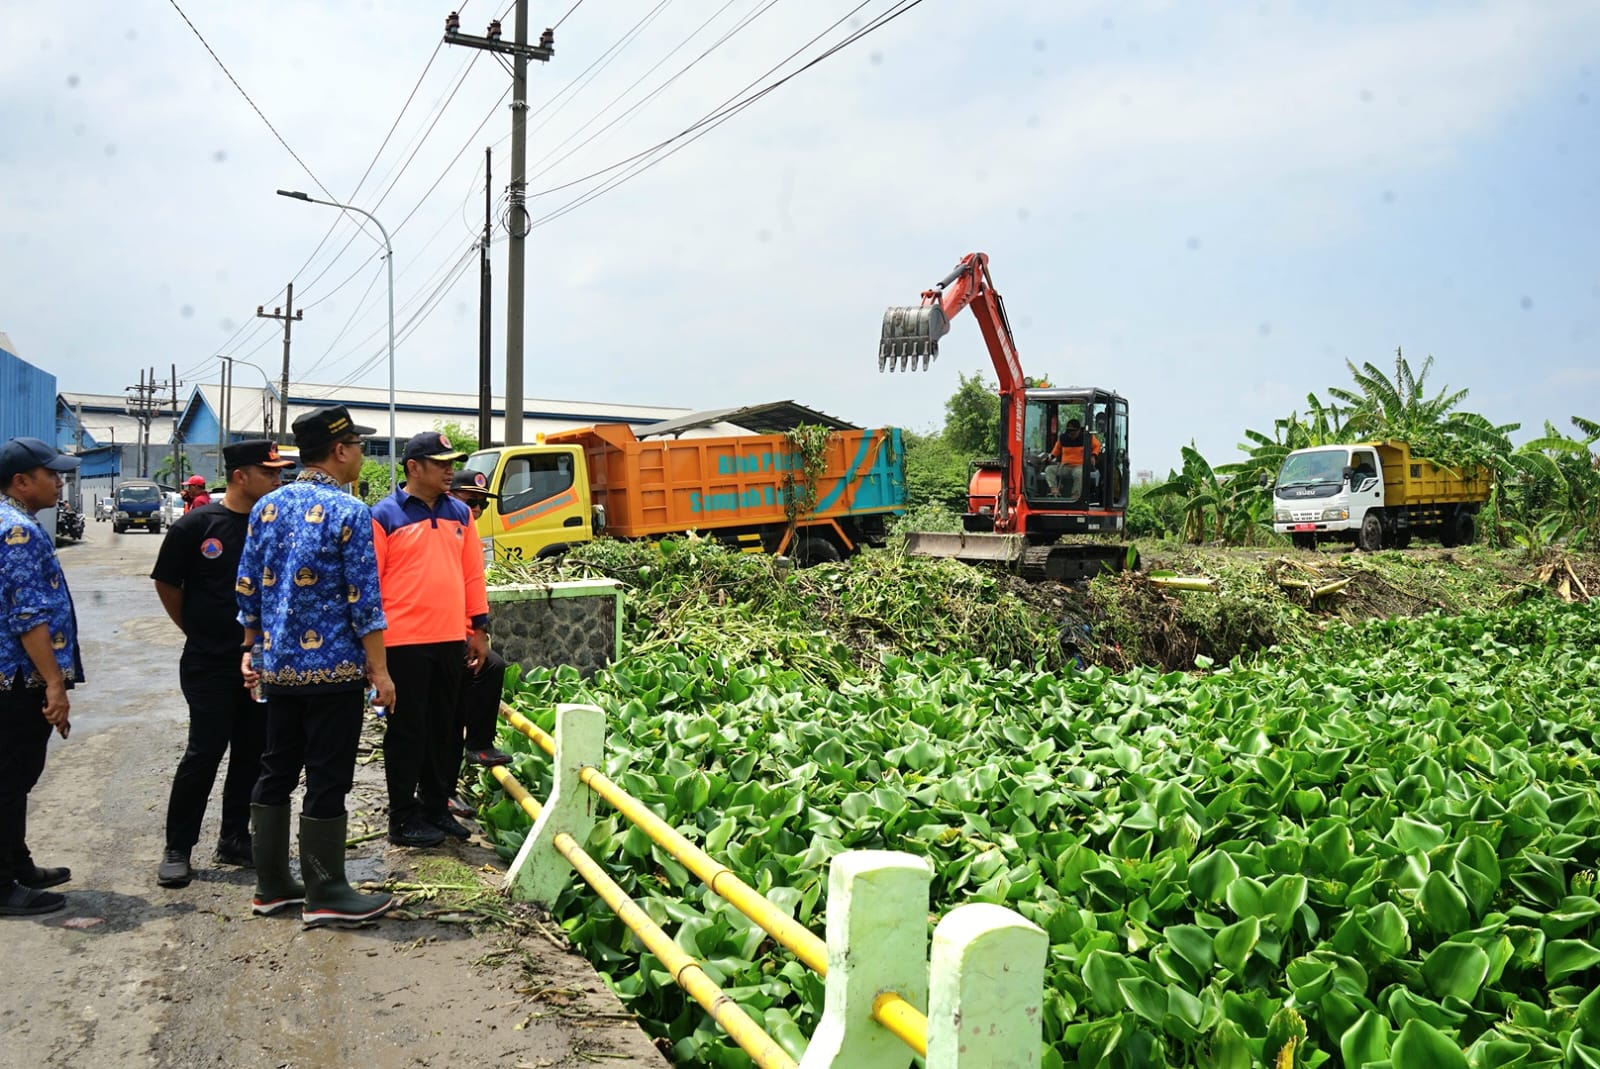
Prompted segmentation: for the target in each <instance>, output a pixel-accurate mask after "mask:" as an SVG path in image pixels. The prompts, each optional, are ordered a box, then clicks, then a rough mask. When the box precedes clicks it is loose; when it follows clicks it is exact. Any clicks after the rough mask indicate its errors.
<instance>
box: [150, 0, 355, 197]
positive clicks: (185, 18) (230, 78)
mask: <svg viewBox="0 0 1600 1069" xmlns="http://www.w3.org/2000/svg"><path fill="white" fill-rule="evenodd" d="M167 3H169V4H171V5H172V9H173V10H174V11H176V12H177V13H178V15H179V17H180V18H182V19H183V21H184V24H185V25H186V26H188V27H189V29H190V30H191V31H192V32H193V33H194V35H195V37H196V38H197V39H198V40H199V41H200V43H201V44H202V45H204V46H205V50H206V51H207V52H208V53H209V54H210V55H211V58H212V59H213V60H215V61H216V64H217V66H218V67H220V68H221V69H222V73H223V74H226V75H227V76H228V81H230V82H232V83H233V87H234V88H235V89H237V90H239V95H240V96H242V97H244V101H245V103H246V104H249V105H250V108H251V110H252V111H254V112H255V113H256V114H257V115H258V116H260V117H261V121H262V122H264V123H266V124H267V129H268V130H271V131H272V136H273V137H275V138H277V139H278V144H280V145H282V146H283V149H284V151H285V152H287V153H288V154H289V155H290V156H292V157H294V162H296V163H298V164H299V165H300V169H301V170H303V171H305V173H306V174H307V175H308V176H310V178H311V180H312V181H313V182H315V183H316V184H317V188H318V189H320V190H322V194H323V196H325V197H327V198H328V199H329V200H333V199H335V198H334V195H333V194H332V193H330V192H328V187H327V186H325V185H323V184H322V179H320V178H318V177H317V176H316V174H314V173H313V172H312V170H311V168H310V167H309V166H307V164H306V161H305V160H302V159H301V158H300V154H299V153H298V152H296V151H295V150H294V149H292V148H290V147H289V142H287V141H285V140H284V139H283V135H282V134H280V133H278V128H277V127H276V126H273V125H272V120H271V119H269V118H267V116H266V115H265V114H264V113H263V112H262V110H261V109H260V108H258V107H256V102H255V101H254V100H251V99H250V94H249V93H246V92H245V91H244V86H242V85H240V84H239V80H238V79H237V78H235V77H234V76H233V72H232V71H230V70H229V69H228V65H227V64H226V63H224V62H222V57H220V56H218V55H217V53H216V50H215V49H213V48H212V47H211V45H210V43H209V42H208V41H207V40H206V39H205V36H204V35H203V34H201V32H200V31H199V30H198V29H196V28H195V24H194V23H193V22H190V21H189V16H188V15H186V14H184V11H183V8H181V7H179V6H178V0H167Z"/></svg>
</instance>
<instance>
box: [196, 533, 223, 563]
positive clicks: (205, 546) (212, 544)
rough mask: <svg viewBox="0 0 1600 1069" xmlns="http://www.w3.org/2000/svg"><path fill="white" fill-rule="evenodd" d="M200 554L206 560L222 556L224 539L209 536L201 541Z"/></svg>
mask: <svg viewBox="0 0 1600 1069" xmlns="http://www.w3.org/2000/svg"><path fill="white" fill-rule="evenodd" d="M200 555H201V556H202V557H204V558H205V559H206V560H216V559H217V558H218V557H220V556H222V539H220V538H208V539H206V540H205V541H204V542H201V543H200Z"/></svg>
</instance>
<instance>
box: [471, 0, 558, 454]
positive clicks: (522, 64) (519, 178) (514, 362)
mask: <svg viewBox="0 0 1600 1069" xmlns="http://www.w3.org/2000/svg"><path fill="white" fill-rule="evenodd" d="M513 36H514V38H515V40H514V41H513V42H512V43H510V44H507V43H506V42H505V41H502V40H501V39H500V20H499V19H495V20H494V21H493V22H491V23H489V29H488V31H487V32H486V33H485V34H484V36H482V37H473V36H471V35H470V34H465V33H462V32H461V17H460V16H459V15H458V14H457V13H456V12H454V11H452V12H450V15H449V17H448V18H446V19H445V20H444V39H445V43H446V44H453V45H466V46H467V47H468V48H481V49H484V50H485V51H489V52H499V53H501V54H509V55H510V56H511V57H512V67H511V184H510V187H509V192H510V201H511V206H510V209H509V212H508V223H507V228H508V229H509V231H510V234H511V244H510V246H509V249H508V251H507V254H506V426H505V444H506V445H521V444H522V409H523V401H522V371H523V368H522V296H523V294H522V290H523V277H524V267H525V264H526V257H527V237H528V209H527V207H526V205H525V204H524V201H525V200H526V196H527V180H526V173H525V172H526V168H527V161H528V127H527V120H528V60H530V59H537V60H539V61H540V62H543V63H548V62H549V61H550V57H552V56H554V55H555V53H556V49H555V41H556V32H555V30H553V29H546V30H545V31H544V33H543V34H541V35H540V36H539V43H538V44H537V45H530V44H528V0H517V25H516V28H515V30H514V31H513Z"/></svg>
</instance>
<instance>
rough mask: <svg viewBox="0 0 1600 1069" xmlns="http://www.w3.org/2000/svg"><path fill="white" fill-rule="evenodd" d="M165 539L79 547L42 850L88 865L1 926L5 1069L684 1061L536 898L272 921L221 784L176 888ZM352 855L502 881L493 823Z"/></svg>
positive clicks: (356, 820)
mask: <svg viewBox="0 0 1600 1069" xmlns="http://www.w3.org/2000/svg"><path fill="white" fill-rule="evenodd" d="M159 544H160V538H159V537H158V536H151V535H148V534H144V533H142V532H139V533H130V534H126V535H114V534H113V533H112V532H111V529H110V525H109V524H106V523H92V522H91V523H90V525H89V530H88V540H87V541H86V542H85V543H82V544H69V545H65V546H63V547H62V548H61V558H62V561H63V563H64V565H65V567H66V571H67V575H68V581H69V582H70V583H71V585H72V589H73V593H74V596H75V598H76V602H77V607H78V616H79V623H80V626H81V628H82V631H83V634H84V659H85V662H86V666H87V672H88V675H89V682H88V684H87V685H86V686H84V687H82V688H80V689H78V690H75V691H74V692H73V695H72V727H73V730H72V735H71V738H70V739H69V740H67V741H65V742H63V741H62V740H60V739H53V740H52V743H51V749H50V757H49V763H48V764H47V766H46V768H45V771H44V776H43V778H42V780H41V782H40V784H39V786H38V787H37V788H36V789H35V790H34V793H33V796H32V805H31V807H30V813H29V844H30V846H31V848H32V850H33V852H34V855H35V857H36V859H37V860H38V862H39V863H40V864H45V865H68V866H71V868H72V870H73V880H72V882H71V883H70V884H68V885H67V886H65V887H63V888H59V890H63V891H65V892H67V897H68V905H67V908H66V909H65V910H64V911H62V912H59V913H55V914H52V915H49V916H46V917H42V918H36V919H11V918H8V919H4V920H0V969H3V972H4V974H5V976H6V978H7V981H8V983H7V987H8V991H7V992H6V996H5V999H4V1001H3V1003H0V1034H3V1035H4V1040H3V1041H0V1064H4V1065H7V1066H11V1065H15V1066H74V1067H82V1066H108V1067H110V1066H158V1067H169V1066H170V1067H174V1069H176V1067H189V1066H204V1065H218V1066H241V1067H257V1066H259V1067H267V1069H318V1067H324V1066H339V1067H351V1069H367V1067H381V1069H388V1067H395V1069H400V1067H410V1066H435V1067H442V1066H451V1065H475V1066H503V1067H534V1066H538V1067H550V1066H576V1065H594V1064H602V1065H608V1066H619V1067H620V1066H650V1067H659V1066H664V1065H665V1064H666V1063H665V1061H664V1060H662V1059H661V1057H660V1056H659V1054H658V1053H657V1052H656V1050H655V1048H654V1047H653V1046H652V1044H651V1041H650V1040H649V1039H648V1038H647V1037H646V1036H645V1035H644V1033H643V1032H642V1031H640V1030H639V1028H638V1027H637V1025H636V1024H635V1022H634V1021H633V1020H632V1019H631V1018H630V1017H629V1016H627V1015H626V1014H625V1013H623V1011H622V1009H621V1007H620V1005H619V1004H618V1003H617V1001H616V999H615V998H614V997H613V996H612V995H611V994H610V992H609V991H608V990H607V989H606V988H605V987H604V986H603V985H602V984H601V982H600V981H599V979H598V978H597V977H596V975H595V973H594V971H593V970H592V968H591V967H590V966H589V965H588V964H587V963H586V962H585V961H584V960H583V959H582V958H580V957H578V956H576V955H575V954H572V953H569V952H566V951H564V950H562V949H560V948H558V947H557V945H556V936H554V935H552V932H553V929H551V928H550V927H549V925H548V923H545V924H543V925H541V923H540V921H539V920H538V919H537V918H536V917H534V916H533V915H532V913H531V912H527V911H522V910H518V911H516V916H515V918H514V919H515V923H514V925H513V926H512V927H509V928H508V927H506V926H504V925H501V924H491V923H473V920H474V915H473V914H472V913H470V912H468V911H464V910H455V909H451V908H449V899H448V898H445V899H433V900H420V901H419V900H416V899H415V898H414V899H413V901H412V902H410V903H408V906H407V908H406V909H405V910H404V911H403V912H401V913H400V914H399V915H398V916H395V917H393V918H385V919H383V920H381V921H379V922H377V923H375V924H373V925H371V926H369V927H367V928H362V929H356V930H328V929H319V930H309V931H308V930H305V929H303V928H302V926H301V925H300V922H299V919H298V915H296V916H294V917H284V918H254V917H252V916H251V915H250V908H249V904H250V890H251V887H252V886H253V883H252V877H251V875H250V873H248V872H246V871H243V870H239V869H229V868H216V867H213V866H212V865H211V864H210V850H211V846H212V844H213V843H214V842H215V840H216V827H217V813H216V793H215V792H214V793H213V805H212V807H211V811H210V812H209V813H208V814H207V822H206V827H205V829H204V831H203V832H202V837H201V841H200V845H199V847H197V849H196V851H195V854H194V861H195V864H196V868H197V871H198V876H197V879H196V880H195V882H194V883H192V884H190V885H189V886H188V887H187V888H184V889H182V890H166V889H162V888H159V887H157V886H156V883H155V868H156V864H157V862H158V860H159V859H160V856H161V850H162V847H163V836H162V829H163V821H164V818H165V812H166V797H167V789H168V786H169V785H170V782H171V775H172V771H173V769H174V767H175V766H176V763H177V759H178V757H179V755H180V754H181V753H182V751H183V747H184V740H185V731H186V723H187V716H188V713H187V709H186V707H185V706H184V704H183V701H182V698H181V696H180V695H179V693H178V688H177V683H176V679H175V674H176V670H177V660H178V653H179V648H180V645H181V635H180V634H179V633H178V631H177V629H176V628H175V627H173V626H172V624H171V623H170V622H169V621H168V620H167V618H166V617H165V615H164V614H163V613H162V612H161V608H160V605H159V604H158V602H157V601H156V597H155V594H154V591H153V588H152V586H151V583H150V581H149V579H148V578H147V576H148V574H149V571H150V566H151V564H152V563H153V561H154V559H155V553H156V549H157V547H158V546H159ZM356 783H357V787H356V791H355V793H354V794H353V796H352V799H351V810H352V816H351V827H352V831H351V834H352V836H355V835H356V834H357V833H359V832H360V830H361V828H362V826H363V825H366V826H368V827H370V828H371V829H373V830H380V829H382V828H383V827H384V826H385V820H384V815H383V808H382V806H383V784H382V768H381V765H379V764H378V763H376V762H372V763H368V764H364V765H361V766H359V767H358V769H357V773H356ZM220 789H221V776H220V775H219V777H218V787H217V790H218V791H220ZM350 859H351V860H350V867H349V871H350V874H351V876H352V879H356V878H360V879H367V880H379V881H382V880H393V881H399V882H401V883H412V884H414V883H417V882H418V881H422V882H429V881H431V882H434V883H438V882H444V879H443V878H442V877H441V874H442V873H444V874H449V876H448V879H449V880H452V881H460V880H463V879H465V880H466V881H467V882H476V881H481V883H482V885H483V886H484V887H485V888H490V887H492V886H493V884H494V875H495V869H496V868H497V867H500V865H501V863H500V862H499V861H498V860H497V858H496V857H495V855H494V853H493V851H492V850H490V849H488V848H487V846H486V844H485V843H484V841H483V840H482V839H481V838H480V837H474V839H473V840H472V841H471V842H469V843H466V844H462V845H459V846H458V845H450V846H447V847H441V848H438V849H435V850H430V851H410V850H401V849H397V848H394V847H390V846H388V845H387V843H385V842H384V841H383V839H382V838H381V836H380V837H378V838H375V839H372V840H369V841H368V842H365V843H363V844H360V845H359V846H357V847H356V848H354V849H353V850H352V851H351V854H350ZM474 870H476V871H475V872H474ZM462 874H466V875H465V877H463V876H462ZM457 897H458V898H460V894H459V893H458V894H457ZM486 900H488V901H496V902H498V901H499V900H498V899H496V898H495V897H494V896H492V895H491V896H489V897H488V898H487V899H486Z"/></svg>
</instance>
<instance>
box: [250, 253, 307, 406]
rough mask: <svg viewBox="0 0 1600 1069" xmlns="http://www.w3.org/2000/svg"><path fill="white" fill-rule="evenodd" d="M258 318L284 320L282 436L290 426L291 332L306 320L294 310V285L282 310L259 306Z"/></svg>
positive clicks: (279, 392) (280, 386)
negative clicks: (270, 310) (301, 320)
mask: <svg viewBox="0 0 1600 1069" xmlns="http://www.w3.org/2000/svg"><path fill="white" fill-rule="evenodd" d="M256 316H257V317H258V318H260V319H281V320H283V381H282V382H281V383H280V384H279V387H278V434H279V435H280V436H281V435H282V434H283V433H284V428H285V427H287V426H288V425H289V332H290V329H291V328H292V327H293V326H294V322H295V320H297V319H304V318H305V312H304V311H299V312H297V311H295V308H294V283H293V282H291V283H289V287H288V293H287V294H286V295H285V297H284V306H283V307H282V308H274V309H273V310H272V312H271V313H270V314H269V313H268V312H267V311H266V309H265V307H264V306H262V305H259V304H258V305H256Z"/></svg>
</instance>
